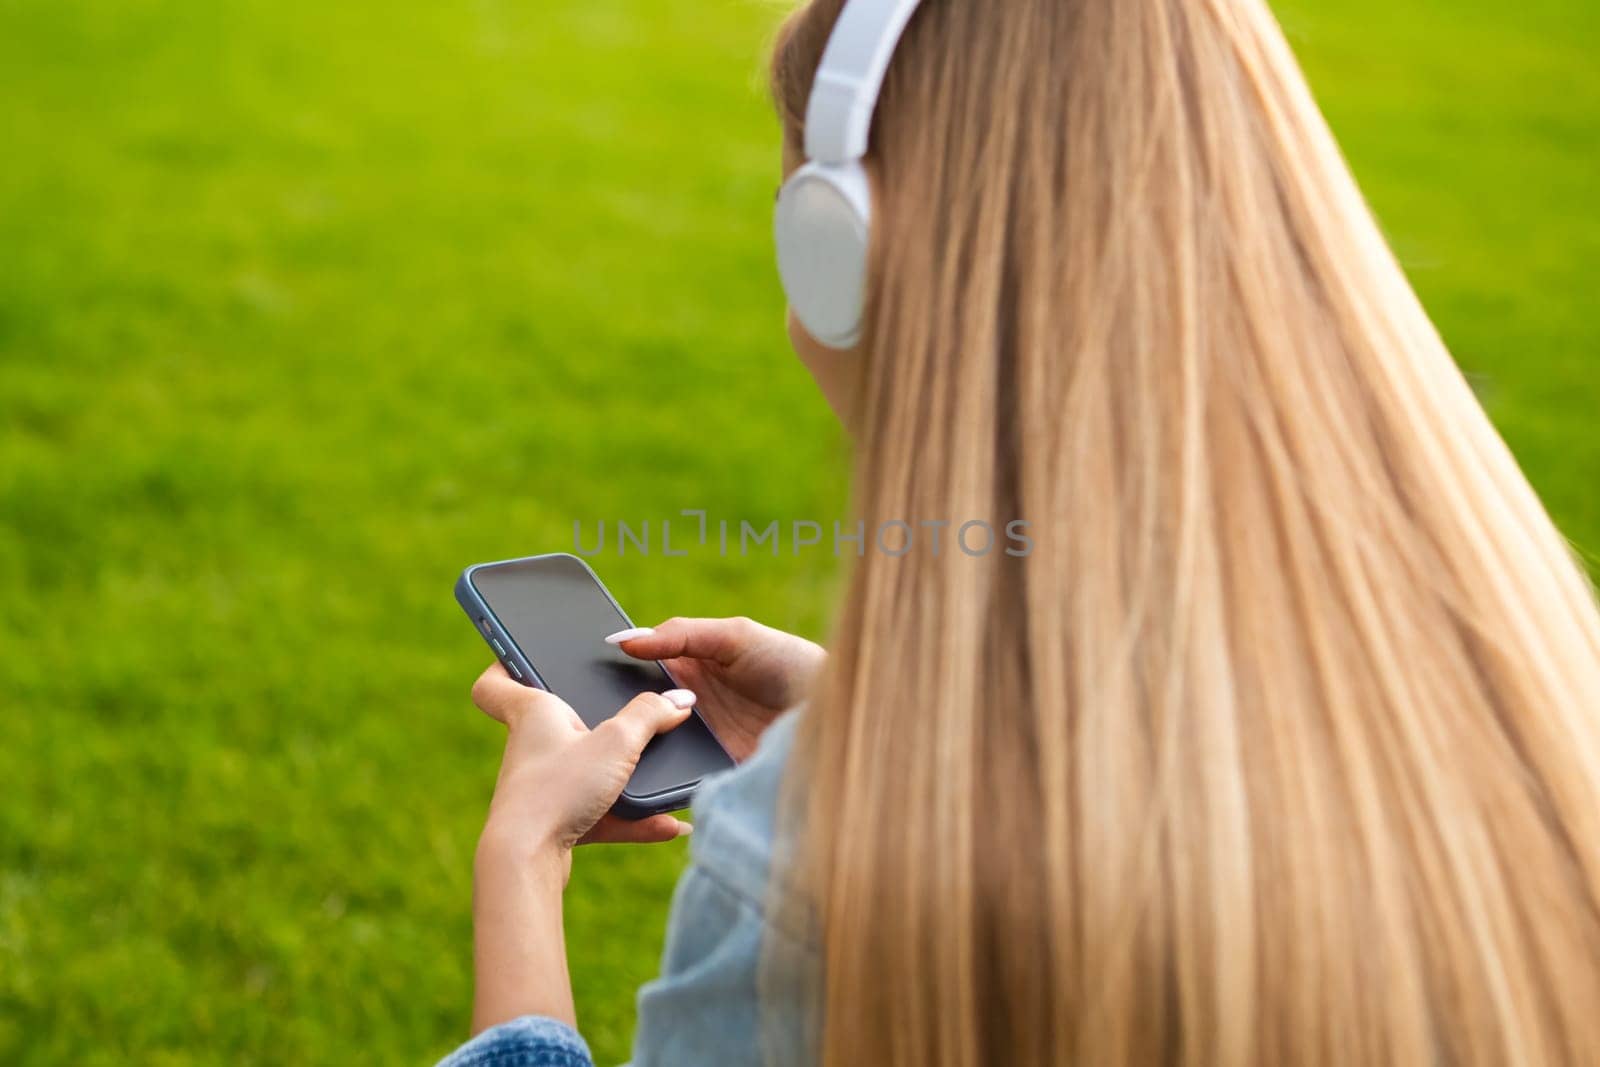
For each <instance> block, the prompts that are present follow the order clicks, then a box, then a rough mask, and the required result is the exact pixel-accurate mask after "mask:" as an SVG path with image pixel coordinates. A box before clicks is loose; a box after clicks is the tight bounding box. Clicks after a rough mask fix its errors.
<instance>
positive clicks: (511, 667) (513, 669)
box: [501, 660, 522, 682]
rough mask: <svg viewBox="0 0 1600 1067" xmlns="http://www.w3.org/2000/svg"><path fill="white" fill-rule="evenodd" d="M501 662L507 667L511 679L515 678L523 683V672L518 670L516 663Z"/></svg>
mask: <svg viewBox="0 0 1600 1067" xmlns="http://www.w3.org/2000/svg"><path fill="white" fill-rule="evenodd" d="M501 662H503V663H504V664H505V665H506V673H507V674H509V675H511V677H513V678H515V679H516V680H517V681H519V682H520V681H522V672H521V671H519V670H517V665H516V664H515V663H512V662H511V661H510V660H502V661H501Z"/></svg>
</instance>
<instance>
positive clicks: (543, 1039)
mask: <svg viewBox="0 0 1600 1067" xmlns="http://www.w3.org/2000/svg"><path fill="white" fill-rule="evenodd" d="M438 1067H594V1060H593V1059H592V1058H591V1057H590V1056H589V1046H588V1045H586V1044H584V1041H583V1038H582V1037H580V1036H578V1031H576V1030H574V1029H573V1028H572V1027H570V1026H568V1025H567V1024H566V1023H564V1022H560V1021H558V1020H556V1019H549V1018H546V1017H545V1016H543V1015H524V1016H523V1017H522V1018H520V1019H512V1020H511V1021H510V1022H507V1023H501V1024H500V1025H499V1026H491V1027H490V1028H489V1029H487V1030H485V1031H484V1032H483V1033H481V1034H479V1035H478V1036H477V1037H475V1038H473V1039H472V1040H471V1041H468V1042H467V1043H466V1044H465V1045H462V1046H461V1047H460V1048H458V1049H456V1050H455V1051H454V1052H452V1053H450V1055H448V1056H446V1057H445V1058H444V1059H442V1060H440V1061H439V1064H438Z"/></svg>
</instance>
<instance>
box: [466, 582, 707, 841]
mask: <svg viewBox="0 0 1600 1067" xmlns="http://www.w3.org/2000/svg"><path fill="white" fill-rule="evenodd" d="M546 559H569V560H573V561H575V562H576V563H577V564H578V565H579V566H581V567H582V568H583V569H584V571H585V573H587V574H588V575H589V578H590V580H591V581H593V582H594V584H595V588H597V589H599V590H600V595H601V596H603V597H605V598H606V600H608V601H609V602H610V603H611V606H612V607H613V608H615V609H616V611H617V614H618V615H620V616H621V617H622V621H623V622H624V624H625V626H632V625H633V620H631V619H630V618H628V613H627V612H626V611H623V610H622V605H621V604H619V603H617V598H616V597H614V596H612V595H611V590H609V589H607V588H606V584H605V583H604V582H602V581H601V580H600V576H599V575H598V574H596V573H595V572H594V568H593V567H591V566H589V564H588V561H586V560H584V559H583V558H582V557H581V556H575V555H573V554H572V553H570V552H544V553H541V554H539V555H536V556H519V557H517V558H515V559H501V560H494V561H492V562H489V563H474V564H473V565H472V566H470V567H468V568H466V569H465V570H463V571H462V572H461V577H460V578H458V579H456V590H455V592H456V602H457V603H458V604H460V605H461V609H462V610H463V611H464V612H466V613H467V618H468V619H469V620H470V621H471V623H472V628H473V629H474V630H476V631H477V632H478V636H479V637H481V638H483V640H484V643H485V644H487V645H488V646H489V648H490V651H492V652H494V653H495V655H496V657H497V658H498V659H499V660H500V662H501V664H502V665H503V666H504V667H505V668H506V670H507V671H509V672H510V673H511V675H512V676H513V677H515V678H516V679H517V680H518V681H520V682H521V683H522V684H523V685H526V686H529V687H531V688H536V689H544V690H546V691H547V692H548V691H550V688H549V686H547V685H545V683H544V679H543V677H541V676H540V674H539V671H538V670H537V669H536V668H535V667H534V665H533V663H532V661H531V660H529V659H528V656H527V654H526V653H525V652H524V651H523V650H522V648H521V646H519V645H518V644H517V643H516V641H514V640H513V639H512V637H511V634H510V632H509V631H508V630H506V628H505V627H504V626H502V625H501V623H500V619H499V617H498V616H497V615H496V614H495V612H494V609H493V608H491V607H490V606H489V603H488V601H486V600H485V599H484V598H483V596H482V594H480V593H479V592H478V589H477V587H476V586H475V585H474V584H473V582H472V578H473V575H475V574H477V572H479V571H481V570H489V569H491V568H494V567H504V566H508V565H511V564H523V563H535V562H538V561H539V560H546ZM480 619H481V620H484V621H487V622H488V623H489V625H490V627H491V629H489V630H485V629H484V628H483V626H482V625H480V622H479V620H480ZM496 642H498V644H497V643H496ZM656 669H657V670H659V671H660V672H661V673H662V674H663V675H665V676H666V678H667V680H668V681H669V682H671V683H672V684H673V685H677V684H678V681H677V679H676V678H673V677H672V672H671V671H669V670H667V668H666V667H664V666H662V665H661V664H660V663H657V664H656ZM558 695H559V694H558ZM691 713H692V714H693V715H695V716H696V717H698V718H699V719H700V721H701V723H702V724H704V725H705V727H706V733H708V734H709V735H710V736H711V739H712V740H713V741H715V742H716V745H717V748H718V749H720V750H721V752H722V754H723V756H724V758H726V759H727V761H728V763H727V765H728V766H729V767H732V766H733V765H734V763H733V758H732V757H731V756H728V750H727V749H726V748H723V746H722V741H721V739H719V738H718V737H717V734H716V731H715V730H712V729H711V726H710V724H709V723H706V722H705V718H704V716H701V715H700V711H699V709H698V708H696V709H694V710H693V711H692V712H691ZM703 780H704V776H703V775H702V776H701V777H699V778H696V779H694V780H693V781H690V782H684V783H682V784H680V785H675V786H672V787H671V788H669V789H662V790H657V791H656V792H654V793H645V794H638V793H630V792H628V789H627V787H626V786H624V787H623V790H622V793H621V794H620V795H619V796H618V797H617V802H616V803H615V804H614V805H612V808H611V811H612V813H613V814H614V815H618V816H620V817H622V818H624V819H643V818H647V817H649V816H651V815H659V814H661V813H662V812H668V811H678V810H680V809H682V808H686V807H688V806H689V802H690V801H691V800H692V799H693V798H694V794H695V790H696V789H698V788H699V786H700V783H701V782H702V781H703Z"/></svg>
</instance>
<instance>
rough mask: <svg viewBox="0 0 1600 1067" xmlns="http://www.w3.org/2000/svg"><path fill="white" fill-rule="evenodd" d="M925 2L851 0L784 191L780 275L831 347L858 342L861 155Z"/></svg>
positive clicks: (864, 232) (866, 235)
mask: <svg viewBox="0 0 1600 1067" xmlns="http://www.w3.org/2000/svg"><path fill="white" fill-rule="evenodd" d="M918 2H919V0H849V2H847V3H846V4H845V5H844V10H842V11H840V12H839V20H838V21H837V22H836V23H834V27H833V32H832V33H831V34H830V35H829V37H828V45H827V47H826V48H824V49H823V51H822V62H821V64H820V65H819V66H818V67H817V77H816V81H815V82H813V83H812V85H811V98H810V99H809V100H808V101H807V102H806V145H805V150H806V163H805V165H804V166H802V167H801V168H800V169H798V170H796V171H795V172H794V173H793V174H791V175H790V176H789V180H788V181H786V182H784V183H783V188H781V189H779V190H778V206H777V210H776V211H775V213H774V215H775V218H774V230H775V234H776V238H777V244H778V277H779V278H781V279H782V281H783V291H784V293H785V294H786V295H787V296H788V298H789V307H790V309H791V310H793V311H794V314H795V317H796V318H798V319H799V320H800V323H801V325H803V326H804V327H805V328H806V331H807V332H808V333H810V334H811V336H813V337H815V338H816V339H817V340H818V341H821V342H822V343H823V344H825V345H828V346H829V347H832V348H849V347H850V346H852V345H854V344H855V343H856V341H857V340H858V339H859V338H860V336H861V315H862V310H863V307H864V305H865V303H866V293H867V250H868V248H869V247H870V245H871V240H870V238H871V233H872V225H871V224H872V190H871V189H870V188H869V187H868V184H867V172H866V169H865V168H864V167H862V165H861V157H862V156H864V155H866V153H867V133H868V131H869V130H871V128H872V111H873V109H874V108H875V107H877V104H878V91H879V89H880V88H882V86H883V75H884V72H885V71H887V70H888V69H889V59H890V57H891V56H893V55H894V49H895V45H896V44H898V43H899V41H900V34H901V33H902V32H903V31H904V30H905V27H906V23H907V22H908V21H909V20H910V18H911V14H912V12H914V11H915V10H916V9H917V4H918Z"/></svg>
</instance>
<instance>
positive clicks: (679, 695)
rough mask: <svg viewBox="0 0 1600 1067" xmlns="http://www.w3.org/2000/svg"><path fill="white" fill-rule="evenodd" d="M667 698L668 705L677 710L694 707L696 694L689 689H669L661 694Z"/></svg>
mask: <svg viewBox="0 0 1600 1067" xmlns="http://www.w3.org/2000/svg"><path fill="white" fill-rule="evenodd" d="M661 695H662V696H664V697H666V698H667V703H669V704H671V705H672V706H673V707H675V708H692V707H694V693H693V692H692V691H690V690H688V689H668V690H667V691H666V692H665V693H662V694H661Z"/></svg>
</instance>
